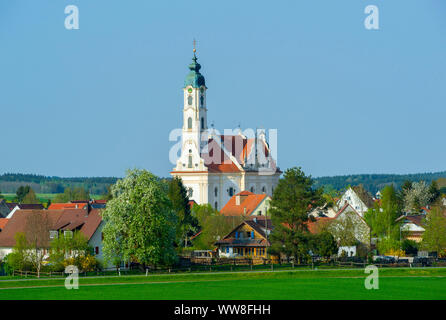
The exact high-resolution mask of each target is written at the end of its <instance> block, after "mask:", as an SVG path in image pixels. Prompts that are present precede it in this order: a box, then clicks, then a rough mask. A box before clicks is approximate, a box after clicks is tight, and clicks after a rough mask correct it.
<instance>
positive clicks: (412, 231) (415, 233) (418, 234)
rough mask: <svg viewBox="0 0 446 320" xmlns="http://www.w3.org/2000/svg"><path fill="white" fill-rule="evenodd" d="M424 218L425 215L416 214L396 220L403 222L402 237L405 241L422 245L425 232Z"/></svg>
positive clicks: (401, 227)
mask: <svg viewBox="0 0 446 320" xmlns="http://www.w3.org/2000/svg"><path fill="white" fill-rule="evenodd" d="M424 218H425V215H424V214H416V215H407V216H406V215H403V216H401V217H399V218H398V219H396V221H398V222H401V226H400V230H401V236H402V237H404V238H405V239H408V240H413V241H415V242H418V243H420V242H421V241H422V240H423V234H424V231H425V229H424V226H423V219H424Z"/></svg>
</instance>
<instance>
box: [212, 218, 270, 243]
mask: <svg viewBox="0 0 446 320" xmlns="http://www.w3.org/2000/svg"><path fill="white" fill-rule="evenodd" d="M244 224H245V225H248V226H249V227H251V228H252V229H253V230H255V231H256V232H257V233H258V234H259V235H260V236H261V237H262V239H243V240H239V239H235V238H230V235H231V234H232V233H233V232H234V231H235V230H237V229H239V228H240V227H241V226H242V225H244ZM273 229H274V226H273V225H272V221H271V219H266V217H260V216H259V217H257V216H256V217H252V218H251V219H247V220H245V221H242V222H241V223H240V224H239V225H238V226H236V227H235V228H234V229H232V230H231V232H229V233H228V234H227V235H226V236H224V237H223V238H222V239H221V240H219V241H217V242H216V243H215V244H232V245H235V244H237V243H239V244H240V245H243V246H256V245H257V246H265V245H268V246H269V245H270V242H269V241H267V240H266V233H265V231H264V230H268V231H271V230H273Z"/></svg>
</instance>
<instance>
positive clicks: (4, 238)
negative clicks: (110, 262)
mask: <svg viewBox="0 0 446 320" xmlns="http://www.w3.org/2000/svg"><path fill="white" fill-rule="evenodd" d="M87 213H88V212H87V211H86V210H84V209H64V210H18V211H17V212H16V213H15V214H14V215H13V216H12V218H11V219H9V221H8V223H7V224H6V226H5V228H4V229H3V230H2V232H0V247H13V246H14V245H15V239H14V236H15V234H16V233H17V232H25V230H26V221H27V218H28V217H29V216H30V215H35V214H44V215H46V216H47V217H48V219H49V221H50V225H51V229H52V230H80V232H82V233H83V234H84V235H85V237H86V238H87V239H88V240H90V239H91V237H92V236H93V234H94V232H95V231H96V229H97V228H98V227H99V224H100V223H101V221H102V218H101V216H100V210H98V209H92V210H91V211H90V212H89V213H88V214H87ZM48 245H49V239H48Z"/></svg>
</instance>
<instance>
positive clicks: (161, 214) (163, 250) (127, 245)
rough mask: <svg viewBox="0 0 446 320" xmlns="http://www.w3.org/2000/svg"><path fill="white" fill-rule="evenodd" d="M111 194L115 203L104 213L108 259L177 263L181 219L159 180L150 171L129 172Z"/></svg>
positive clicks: (147, 262) (105, 252)
mask: <svg viewBox="0 0 446 320" xmlns="http://www.w3.org/2000/svg"><path fill="white" fill-rule="evenodd" d="M111 190H112V195H113V199H112V200H110V201H109V202H108V203H107V207H106V209H105V210H104V211H103V213H102V218H103V221H104V222H105V225H104V228H103V235H104V240H103V248H104V257H105V259H106V260H107V261H112V262H117V261H129V262H138V263H141V264H144V265H151V266H157V265H171V264H172V263H174V262H175V261H176V258H177V256H176V252H175V248H174V242H175V235H176V225H177V218H176V215H175V212H174V210H173V208H172V203H171V201H170V200H169V197H168V195H167V192H166V190H165V187H164V186H163V183H162V182H161V181H160V180H159V178H158V177H156V176H155V175H153V174H152V173H150V172H149V171H147V170H138V169H135V170H128V171H127V175H126V177H125V178H124V179H122V180H118V181H117V182H116V184H115V185H113V186H112V188H111Z"/></svg>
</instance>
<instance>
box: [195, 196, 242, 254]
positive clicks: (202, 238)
mask: <svg viewBox="0 0 446 320" xmlns="http://www.w3.org/2000/svg"><path fill="white" fill-rule="evenodd" d="M192 214H193V216H194V217H196V219H197V220H198V224H199V226H200V234H199V235H198V236H197V237H196V238H195V239H194V240H193V245H194V247H195V248H196V249H202V250H206V249H212V248H214V247H215V245H214V244H215V242H217V241H218V240H220V239H221V238H223V237H224V236H226V235H227V234H228V233H229V232H230V231H231V230H232V229H233V228H235V227H236V226H237V225H238V224H240V223H241V222H242V221H243V218H242V217H226V216H223V215H222V214H220V213H219V212H218V211H217V210H215V209H214V208H213V207H212V206H211V205H210V204H203V205H199V204H196V205H194V207H193V208H192Z"/></svg>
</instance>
